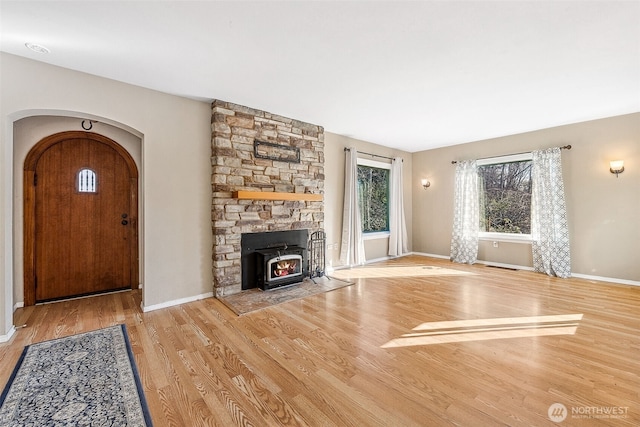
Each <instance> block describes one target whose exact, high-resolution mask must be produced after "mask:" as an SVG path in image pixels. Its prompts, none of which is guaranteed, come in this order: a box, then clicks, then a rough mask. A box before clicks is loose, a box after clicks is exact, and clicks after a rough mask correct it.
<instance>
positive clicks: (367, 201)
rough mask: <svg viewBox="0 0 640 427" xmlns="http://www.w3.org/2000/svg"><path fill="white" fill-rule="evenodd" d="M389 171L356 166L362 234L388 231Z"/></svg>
mask: <svg viewBox="0 0 640 427" xmlns="http://www.w3.org/2000/svg"><path fill="white" fill-rule="evenodd" d="M389 172H390V171H389V170H388V169H381V168H376V167H371V166H363V165H358V203H359V207H360V219H361V222H362V232H363V233H375V232H380V231H389Z"/></svg>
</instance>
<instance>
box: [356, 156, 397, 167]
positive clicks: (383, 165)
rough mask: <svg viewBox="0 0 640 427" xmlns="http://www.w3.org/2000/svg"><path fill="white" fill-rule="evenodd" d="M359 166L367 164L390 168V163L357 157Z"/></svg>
mask: <svg viewBox="0 0 640 427" xmlns="http://www.w3.org/2000/svg"><path fill="white" fill-rule="evenodd" d="M358 165H359V166H369V167H371V168H378V169H388V170H391V163H385V162H379V161H377V160H371V159H363V158H360V157H358Z"/></svg>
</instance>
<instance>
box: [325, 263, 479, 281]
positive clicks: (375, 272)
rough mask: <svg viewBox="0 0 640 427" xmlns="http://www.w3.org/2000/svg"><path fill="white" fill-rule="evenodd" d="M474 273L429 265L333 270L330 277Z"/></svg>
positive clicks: (462, 274)
mask: <svg viewBox="0 0 640 427" xmlns="http://www.w3.org/2000/svg"><path fill="white" fill-rule="evenodd" d="M469 275H475V273H469V272H466V271H460V270H453V269H450V268H442V267H435V266H429V265H417V266H402V267H356V268H349V269H344V270H335V271H334V272H333V273H331V276H332V277H336V278H338V279H342V280H349V279H367V278H374V277H380V278H383V277H419V276H469Z"/></svg>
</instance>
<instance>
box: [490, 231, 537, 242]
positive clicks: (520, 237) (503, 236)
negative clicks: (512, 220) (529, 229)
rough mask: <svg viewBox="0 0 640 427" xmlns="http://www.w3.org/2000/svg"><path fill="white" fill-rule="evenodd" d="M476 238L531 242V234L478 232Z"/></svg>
mask: <svg viewBox="0 0 640 427" xmlns="http://www.w3.org/2000/svg"><path fill="white" fill-rule="evenodd" d="M478 239H480V240H490V241H493V242H507V243H525V244H531V234H507V233H480V234H479V235H478Z"/></svg>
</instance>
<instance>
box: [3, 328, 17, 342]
mask: <svg viewBox="0 0 640 427" xmlns="http://www.w3.org/2000/svg"><path fill="white" fill-rule="evenodd" d="M15 332H16V328H15V326H11V329H9V331H8V332H7V333H6V334H4V335H0V342H7V341H9V340H10V339H11V337H12V336H13V334H14V333H15Z"/></svg>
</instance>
